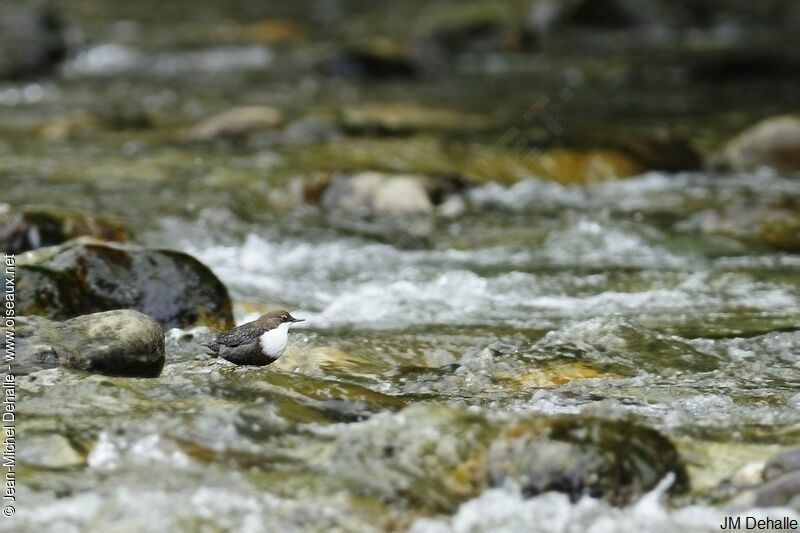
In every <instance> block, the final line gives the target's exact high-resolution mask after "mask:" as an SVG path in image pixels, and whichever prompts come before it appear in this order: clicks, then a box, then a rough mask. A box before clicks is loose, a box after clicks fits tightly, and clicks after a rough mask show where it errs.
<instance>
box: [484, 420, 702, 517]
mask: <svg viewBox="0 0 800 533" xmlns="http://www.w3.org/2000/svg"><path fill="white" fill-rule="evenodd" d="M668 474H672V475H673V476H674V479H675V481H674V482H673V484H672V486H671V487H670V491H671V492H672V493H674V494H678V493H683V492H686V491H687V490H688V488H689V483H688V475H687V473H686V469H685V467H684V465H683V463H682V462H681V459H680V456H679V454H678V452H677V450H676V449H675V447H674V446H673V444H672V443H671V442H670V441H669V440H668V439H667V438H666V437H664V436H663V435H661V434H660V433H658V432H657V431H655V430H653V429H650V428H647V427H644V426H640V425H638V424H635V423H632V422H630V421H614V420H603V419H598V418H587V417H580V416H565V417H556V418H543V419H536V420H526V421H520V422H519V423H517V424H515V425H513V426H511V427H509V428H507V429H505V430H504V431H503V432H502V433H501V434H500V435H499V436H498V438H497V439H496V440H495V441H494V442H493V443H492V445H491V449H490V450H489V457H488V460H487V475H488V478H489V483H490V484H491V485H492V486H497V485H501V484H503V483H504V482H505V480H506V479H509V478H510V479H513V480H514V481H516V482H517V483H518V484H519V485H520V487H521V489H522V492H523V494H525V495H526V496H536V495H538V494H542V493H544V492H548V491H558V492H563V493H566V494H568V495H569V496H570V498H572V499H573V500H577V499H578V498H580V497H582V496H592V497H595V498H602V499H604V500H606V501H608V502H610V503H612V504H615V505H626V504H628V503H630V502H632V501H634V500H635V499H636V498H638V497H640V496H642V495H643V494H644V493H646V492H648V491H650V490H652V489H653V488H655V486H656V485H657V484H658V482H659V481H660V480H661V479H663V478H664V477H665V476H666V475H668Z"/></svg>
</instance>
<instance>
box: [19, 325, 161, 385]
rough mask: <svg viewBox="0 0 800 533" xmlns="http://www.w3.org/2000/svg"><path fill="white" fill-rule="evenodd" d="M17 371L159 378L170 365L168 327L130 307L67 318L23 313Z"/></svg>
mask: <svg viewBox="0 0 800 533" xmlns="http://www.w3.org/2000/svg"><path fill="white" fill-rule="evenodd" d="M17 335H18V343H17V362H16V364H15V366H14V368H13V370H14V372H16V373H20V374H24V373H29V372H33V371H36V370H41V369H42V368H52V367H55V366H68V367H71V368H77V369H79V370H86V371H89V372H96V373H99V374H107V375H112V376H136V377H157V376H158V375H159V374H161V369H162V368H163V367H164V361H165V355H164V331H163V330H162V329H161V326H159V324H158V322H156V321H155V320H153V319H152V318H150V317H149V316H147V315H144V314H142V313H139V312H138V311H133V310H130V309H120V310H116V311H106V312H103V313H93V314H89V315H82V316H78V317H75V318H72V319H69V320H65V321H63V322H54V321H50V320H46V319H43V318H40V317H20V318H19V321H18V327H17Z"/></svg>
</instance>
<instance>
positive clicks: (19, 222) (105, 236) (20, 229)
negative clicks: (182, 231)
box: [0, 205, 131, 254]
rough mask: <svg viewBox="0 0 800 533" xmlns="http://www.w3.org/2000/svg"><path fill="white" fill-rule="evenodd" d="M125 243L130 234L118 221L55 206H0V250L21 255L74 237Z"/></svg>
mask: <svg viewBox="0 0 800 533" xmlns="http://www.w3.org/2000/svg"><path fill="white" fill-rule="evenodd" d="M82 236H87V237H94V238H96V239H101V240H108V241H119V242H126V241H129V240H130V239H131V236H130V234H129V233H128V231H127V230H126V229H125V227H124V226H123V225H122V222H120V221H119V220H115V219H111V218H103V217H96V216H93V215H90V214H87V213H82V212H80V211H70V210H66V209H62V208H59V207H49V206H47V207H44V206H42V207H39V206H25V207H20V208H12V207H10V206H8V205H0V249H2V250H5V251H6V252H8V253H12V254H21V253H22V252H27V251H28V250H33V249H34V248H39V247H41V246H52V245H54V244H61V243H63V242H65V241H68V240H70V239H74V238H76V237H82Z"/></svg>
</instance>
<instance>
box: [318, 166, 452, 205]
mask: <svg viewBox="0 0 800 533" xmlns="http://www.w3.org/2000/svg"><path fill="white" fill-rule="evenodd" d="M462 189H463V184H462V183H461V182H460V181H459V180H458V179H456V178H442V179H434V178H430V177H428V176H421V175H411V174H408V175H392V174H382V173H378V172H362V173H359V174H352V175H343V174H336V175H334V176H333V177H332V178H331V179H330V181H329V182H328V183H326V184H321V183H319V182H315V183H312V184H311V186H310V187H309V189H308V190H307V192H306V193H305V194H304V196H305V198H306V199H307V200H313V199H314V198H319V204H320V205H321V206H322V207H323V208H324V209H326V210H329V211H339V212H344V213H349V214H355V215H376V216H409V215H428V214H433V213H434V212H435V211H436V209H437V206H444V207H446V209H451V207H452V205H453V202H454V201H455V198H456V197H457V196H458V195H459V194H460V192H461V190H462ZM450 214H452V213H450Z"/></svg>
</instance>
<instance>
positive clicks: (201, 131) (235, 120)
mask: <svg viewBox="0 0 800 533" xmlns="http://www.w3.org/2000/svg"><path fill="white" fill-rule="evenodd" d="M283 123H284V117H283V114H282V113H281V112H280V111H278V110H277V109H275V108H272V107H269V106H242V107H234V108H232V109H228V110H227V111H223V112H221V113H218V114H216V115H212V116H210V117H208V118H206V119H203V120H201V121H200V122H199V123H197V124H195V125H194V126H192V127H191V128H189V129H188V130H187V131H185V132H184V134H183V139H184V140H187V141H212V140H215V139H221V138H234V139H235V138H242V137H247V136H248V135H250V134H252V133H256V132H259V131H265V130H271V129H275V128H277V127H279V126H281V125H283Z"/></svg>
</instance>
